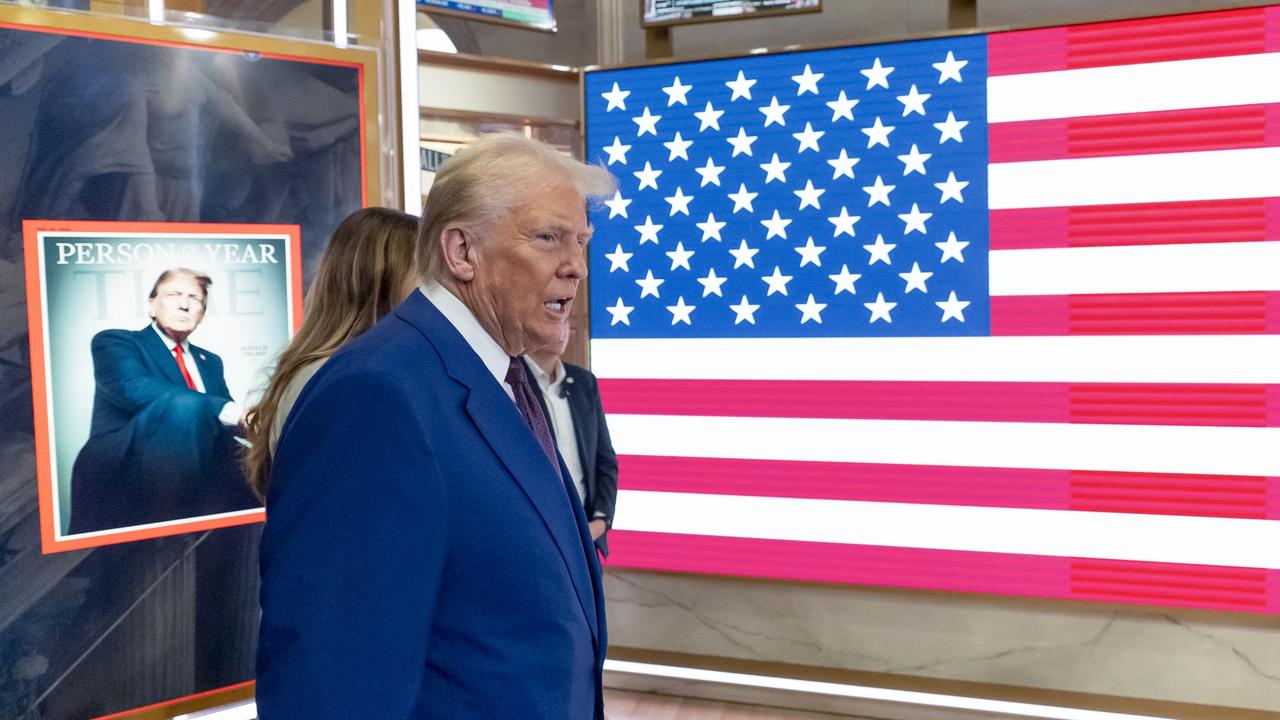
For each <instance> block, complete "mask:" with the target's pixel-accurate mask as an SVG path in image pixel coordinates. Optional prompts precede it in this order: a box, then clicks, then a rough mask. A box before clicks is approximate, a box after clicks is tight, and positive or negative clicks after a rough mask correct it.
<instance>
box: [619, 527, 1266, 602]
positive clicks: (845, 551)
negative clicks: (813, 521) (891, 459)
mask: <svg viewBox="0 0 1280 720" xmlns="http://www.w3.org/2000/svg"><path fill="white" fill-rule="evenodd" d="M609 547H610V555H609V565H610V566H612V567H619V568H639V569H647V570H665V571H676V572H688V573H705V574H711V575H735V576H745V577H757V578H771V579H779V580H800V581H809V582H829V583H841V584H854V585H877V586H890V587H903V588H919V589H927V590H951V591H962V592H977V593H999V594H1009V595H1030V596H1034V597H1050V598H1070V599H1080V600H1095V601H1103V602H1125V603H1139V604H1159V605H1170V606H1178V607H1197V608H1209V609H1217V610H1239V611H1246V612H1272V613H1274V612H1280V593H1278V592H1277V590H1280V572H1278V571H1275V570H1255V569H1248V568H1220V567H1215V566H1206V565H1174V564H1168V563H1145V562H1131V561H1098V560H1078V559H1073V558H1058V557H1047V556H1042V555H1006V554H1000V553H981V552H962V551H955V550H927V549H915V548H891V547H877V546H869V545H839V544H834V543H809V542H794V541H784V540H756V539H749V538H722V537H708V536H703V535H672V534H668V533H648V532H636V531H628V530H614V531H612V532H611V533H610V534H609Z"/></svg>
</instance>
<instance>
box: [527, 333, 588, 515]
mask: <svg viewBox="0 0 1280 720" xmlns="http://www.w3.org/2000/svg"><path fill="white" fill-rule="evenodd" d="M524 361H525V363H527V364H528V365H529V369H531V370H533V376H534V377H535V378H537V379H538V387H539V388H540V389H541V390H542V399H543V400H545V401H546V403H547V414H548V415H550V417H548V418H547V422H548V423H549V424H550V425H551V432H552V434H554V435H555V438H556V447H558V448H560V457H562V458H564V464H565V467H567V468H569V476H570V477H572V478H573V486H574V487H575V488H577V490H578V499H579V500H581V501H582V502H584V503H585V502H586V501H587V485H586V476H585V475H583V472H582V459H581V458H579V457H578V435H577V433H575V432H574V428H573V413H572V411H570V409H569V399H568V398H567V397H565V396H564V394H563V393H562V390H563V388H564V379H565V372H564V365H561V366H560V367H559V369H558V370H557V372H556V377H554V378H552V377H550V376H548V375H547V373H546V372H544V371H543V370H542V368H541V367H538V363H536V362H534V361H533V360H531V359H529V358H528V357H526V358H525V359H524Z"/></svg>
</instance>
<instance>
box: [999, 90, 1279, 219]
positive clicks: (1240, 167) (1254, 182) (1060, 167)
mask: <svg viewBox="0 0 1280 720" xmlns="http://www.w3.org/2000/svg"><path fill="white" fill-rule="evenodd" d="M1277 85H1278V86H1280V83H1277ZM1277 167H1280V148H1274V147H1268V148H1249V149H1245V150H1208V151H1204V152H1185V153H1166V154H1159V155H1123V156H1112V157H1096V158H1078V159H1071V160H1035V161H1030V162H1012V163H994V164H992V165H990V166H989V167H988V173H987V176H988V177H987V179H988V182H989V188H988V204H989V206H990V207H991V209H993V210H1007V209H1014V208H1033V207H1058V206H1063V205H1119V204H1125V203H1144V202H1179V201H1185V200H1223V199H1230V198H1252V197H1271V196H1275V195H1280V172H1277V171H1276V168H1277Z"/></svg>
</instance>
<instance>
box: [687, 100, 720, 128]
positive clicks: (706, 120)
mask: <svg viewBox="0 0 1280 720" xmlns="http://www.w3.org/2000/svg"><path fill="white" fill-rule="evenodd" d="M723 114H724V111H723V110H717V109H715V108H713V107H711V102H710V101H708V102H707V109H705V110H702V111H699V112H696V113H694V114H693V116H694V117H696V118H698V119H699V120H701V121H702V125H701V126H700V127H699V128H698V132H702V131H703V130H706V129H707V128H711V129H713V130H719V129H720V116H721V115H723Z"/></svg>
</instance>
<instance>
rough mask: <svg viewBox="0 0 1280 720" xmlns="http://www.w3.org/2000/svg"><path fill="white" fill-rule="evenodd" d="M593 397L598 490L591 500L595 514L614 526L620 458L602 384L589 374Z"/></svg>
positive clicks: (596, 489)
mask: <svg viewBox="0 0 1280 720" xmlns="http://www.w3.org/2000/svg"><path fill="white" fill-rule="evenodd" d="M587 377H588V378H589V379H590V382H591V396H592V398H594V400H595V408H594V409H593V410H592V412H594V413H595V416H596V433H597V436H596V488H595V495H594V496H593V497H592V500H591V510H592V512H593V513H603V514H604V516H605V522H606V523H607V524H608V525H609V526H610V527H612V526H613V509H614V502H615V500H616V499H617V497H618V456H617V454H616V453H614V451H613V440H612V439H611V438H610V437H609V425H608V424H607V423H606V422H605V419H604V405H603V404H602V403H601V401H600V384H599V383H598V382H597V381H596V376H595V375H591V374H588V375H587Z"/></svg>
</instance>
